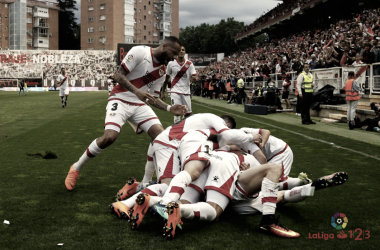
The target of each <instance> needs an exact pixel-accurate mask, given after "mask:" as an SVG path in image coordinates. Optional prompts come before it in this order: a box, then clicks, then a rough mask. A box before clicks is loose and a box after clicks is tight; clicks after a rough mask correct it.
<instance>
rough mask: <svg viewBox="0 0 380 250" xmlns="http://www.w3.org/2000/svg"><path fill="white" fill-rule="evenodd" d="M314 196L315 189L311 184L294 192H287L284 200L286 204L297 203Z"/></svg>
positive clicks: (297, 188)
mask: <svg viewBox="0 0 380 250" xmlns="http://www.w3.org/2000/svg"><path fill="white" fill-rule="evenodd" d="M313 195H314V187H312V186H311V184H308V185H305V186H301V187H295V188H292V190H288V191H285V194H284V200H285V201H286V202H291V203H297V202H300V201H303V200H305V199H306V198H307V197H309V196H313Z"/></svg>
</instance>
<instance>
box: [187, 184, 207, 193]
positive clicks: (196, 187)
mask: <svg viewBox="0 0 380 250" xmlns="http://www.w3.org/2000/svg"><path fill="white" fill-rule="evenodd" d="M189 187H191V188H194V189H195V190H197V191H198V192H199V193H201V194H203V193H204V192H203V190H202V189H201V188H200V187H198V186H196V185H194V184H192V183H190V184H189Z"/></svg>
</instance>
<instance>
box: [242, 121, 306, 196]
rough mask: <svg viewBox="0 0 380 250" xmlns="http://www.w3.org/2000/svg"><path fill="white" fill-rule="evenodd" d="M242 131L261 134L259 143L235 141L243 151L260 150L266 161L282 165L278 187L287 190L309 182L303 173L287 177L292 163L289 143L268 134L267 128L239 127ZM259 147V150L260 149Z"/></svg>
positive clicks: (251, 152) (252, 151)
mask: <svg viewBox="0 0 380 250" xmlns="http://www.w3.org/2000/svg"><path fill="white" fill-rule="evenodd" d="M241 130H242V131H244V132H246V133H258V134H260V135H261V139H262V142H261V143H260V144H256V143H251V142H248V143H237V144H236V145H237V146H239V147H240V148H241V149H242V150H243V151H245V152H247V153H248V154H253V153H254V152H257V151H262V153H263V154H264V156H265V157H266V159H267V161H268V163H277V164H280V165H282V167H283V174H282V175H281V178H280V182H279V185H280V189H279V190H288V189H292V188H294V187H297V186H302V185H305V184H308V183H311V180H310V179H308V178H307V176H306V175H305V174H303V173H300V175H299V177H298V178H291V177H289V176H288V175H289V173H290V171H291V168H292V165H293V151H292V150H291V148H290V147H289V145H288V144H287V143H286V142H284V141H283V140H281V139H279V138H277V137H274V136H272V135H271V134H270V131H269V130H266V129H254V128H241ZM260 149H261V150H260Z"/></svg>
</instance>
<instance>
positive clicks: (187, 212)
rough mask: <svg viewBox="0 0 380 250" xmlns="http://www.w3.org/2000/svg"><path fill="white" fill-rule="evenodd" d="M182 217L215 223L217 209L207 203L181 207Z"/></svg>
mask: <svg viewBox="0 0 380 250" xmlns="http://www.w3.org/2000/svg"><path fill="white" fill-rule="evenodd" d="M180 209H181V217H183V218H186V219H189V220H199V221H213V220H215V218H216V211H215V209H214V208H213V207H212V206H211V205H210V204H208V203H206V202H198V203H195V204H182V205H180Z"/></svg>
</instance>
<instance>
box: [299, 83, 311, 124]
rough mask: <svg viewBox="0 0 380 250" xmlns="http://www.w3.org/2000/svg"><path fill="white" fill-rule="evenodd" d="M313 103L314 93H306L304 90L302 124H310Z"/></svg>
mask: <svg viewBox="0 0 380 250" xmlns="http://www.w3.org/2000/svg"><path fill="white" fill-rule="evenodd" d="M312 103H313V92H309V93H307V92H305V90H304V89H302V107H301V118H302V122H309V121H311V119H310V108H311V104H312Z"/></svg>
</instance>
